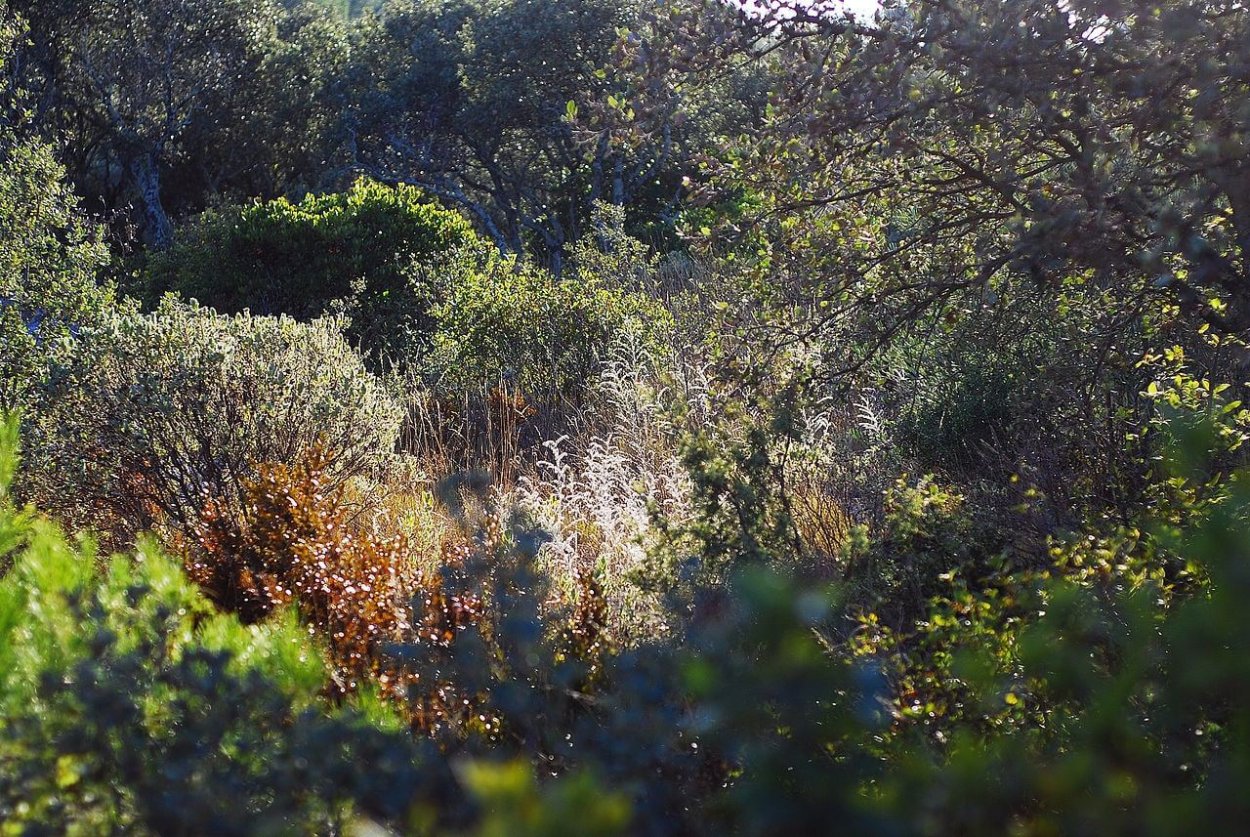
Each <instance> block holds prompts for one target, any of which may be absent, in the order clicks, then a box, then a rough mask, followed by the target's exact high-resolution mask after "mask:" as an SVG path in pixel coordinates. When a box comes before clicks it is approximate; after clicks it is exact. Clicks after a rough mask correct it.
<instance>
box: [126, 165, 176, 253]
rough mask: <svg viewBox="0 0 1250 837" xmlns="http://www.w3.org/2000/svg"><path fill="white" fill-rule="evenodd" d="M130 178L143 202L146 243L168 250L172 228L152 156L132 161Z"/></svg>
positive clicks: (171, 240) (158, 173) (172, 235)
mask: <svg viewBox="0 0 1250 837" xmlns="http://www.w3.org/2000/svg"><path fill="white" fill-rule="evenodd" d="M130 176H131V177H132V178H134V182H135V188H136V189H138V190H139V197H140V199H141V200H142V201H143V214H144V218H145V219H146V220H147V227H146V230H145V233H146V235H147V239H148V243H149V244H151V245H152V247H153V248H155V249H157V250H165V249H168V248H169V245H171V244H173V241H174V226H173V224H171V223H170V221H169V215H168V214H167V213H166V212H165V206H164V204H162V203H161V173H160V168H159V167H158V166H157V164H156V159H155V158H154V156H153V155H151V154H140V155H138V156H136V157H135V158H134V159H132V160H131V161H130Z"/></svg>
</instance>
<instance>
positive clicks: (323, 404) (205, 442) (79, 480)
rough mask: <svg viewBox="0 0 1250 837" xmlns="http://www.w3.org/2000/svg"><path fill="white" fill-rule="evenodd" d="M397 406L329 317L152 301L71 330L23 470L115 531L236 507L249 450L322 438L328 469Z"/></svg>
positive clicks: (267, 458) (372, 453)
mask: <svg viewBox="0 0 1250 837" xmlns="http://www.w3.org/2000/svg"><path fill="white" fill-rule="evenodd" d="M399 418H400V417H399V412H398V409H397V407H396V406H395V405H394V404H393V403H392V401H391V400H390V398H389V397H388V395H387V394H386V393H385V392H384V391H383V389H382V387H381V385H380V384H379V383H378V382H377V381H376V380H375V379H374V378H373V377H372V376H371V375H370V374H369V373H368V372H367V371H366V370H365V369H364V367H363V365H362V363H361V360H360V358H359V356H358V355H357V354H356V353H355V352H354V351H353V350H352V349H351V347H350V346H349V345H348V344H347V342H346V341H345V340H344V338H343V336H342V334H341V332H340V324H339V323H336V322H335V321H332V320H319V321H315V322H313V323H308V324H301V323H297V322H295V321H294V320H291V319H289V318H286V317H280V318H279V317H254V316H250V315H246V314H240V315H236V316H226V315H221V314H216V313H214V312H212V311H211V310H208V309H204V308H198V307H194V306H186V305H183V304H180V303H175V302H172V301H166V302H165V303H163V304H162V305H161V307H160V308H159V309H158V310H157V311H156V312H154V313H151V314H145V315H140V314H133V313H125V312H122V313H116V314H112V315H110V316H108V317H106V318H105V319H104V320H103V322H102V323H101V324H100V325H99V326H98V327H97V328H95V329H92V330H91V331H89V332H87V333H85V334H84V337H83V340H82V345H81V346H80V347H79V350H78V351H77V352H76V356H75V358H74V364H73V366H72V368H71V369H70V370H68V372H67V373H66V375H65V377H64V379H63V380H62V381H60V383H59V387H58V397H57V398H56V400H55V403H54V404H53V405H52V407H51V408H50V409H49V411H48V413H47V414H46V415H44V416H42V417H41V419H40V422H39V425H38V427H37V428H36V430H37V432H38V436H39V440H40V441H39V443H38V444H37V445H35V446H33V447H32V454H33V455H34V456H35V459H34V460H32V463H33V464H32V470H33V474H32V477H33V480H34V482H35V484H36V486H37V488H38V490H39V493H40V496H42V497H44V498H46V502H48V503H49V504H50V507H51V508H56V509H58V510H59V511H60V512H62V513H63V514H65V515H66V517H67V518H68V519H70V520H76V521H79V522H80V523H81V524H83V525H87V524H90V525H92V526H95V527H98V528H103V529H106V530H110V531H112V532H114V533H115V534H118V535H121V536H126V535H131V534H133V533H135V532H137V531H140V530H142V529H145V528H147V527H150V526H152V525H154V524H156V523H159V522H164V523H168V524H171V525H173V526H175V527H176V528H178V529H181V530H182V531H184V532H186V531H189V527H190V526H191V525H192V524H193V523H195V522H196V521H197V520H199V516H200V514H201V512H202V511H203V510H204V509H205V507H206V505H207V504H208V502H209V501H210V500H212V501H214V502H216V503H218V504H221V505H222V506H223V507H224V508H229V509H233V510H235V511H236V512H237V511H238V507H237V503H238V501H239V496H240V493H239V492H240V485H241V481H242V480H244V479H246V478H247V476H248V475H249V474H251V473H252V469H253V468H254V466H255V465H257V464H258V463H263V462H269V463H282V462H286V463H293V462H296V461H300V460H301V459H302V457H303V456H304V455H305V454H306V453H307V452H308V451H309V450H310V449H311V448H312V447H313V446H314V445H316V444H319V443H324V444H326V445H328V446H331V447H332V449H333V450H334V451H335V458H334V460H333V462H332V463H331V465H330V471H331V473H333V474H334V478H335V480H338V481H341V480H345V479H348V478H350V477H352V476H354V475H358V474H361V473H364V472H365V471H367V470H368V469H370V468H372V467H374V466H376V465H377V464H378V463H379V462H381V461H382V459H383V458H384V457H385V456H386V455H387V454H389V452H390V450H391V448H392V446H393V445H394V441H395V438H396V434H397V432H398V426H399Z"/></svg>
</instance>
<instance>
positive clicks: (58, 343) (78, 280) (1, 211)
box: [0, 44, 112, 410]
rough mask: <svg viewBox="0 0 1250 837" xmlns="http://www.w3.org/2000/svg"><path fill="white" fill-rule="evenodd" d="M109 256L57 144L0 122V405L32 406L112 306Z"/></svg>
mask: <svg viewBox="0 0 1250 837" xmlns="http://www.w3.org/2000/svg"><path fill="white" fill-rule="evenodd" d="M0 52H6V53H7V47H6V46H5V45H3V44H0ZM2 59H3V62H4V64H5V65H6V67H7V64H8V61H9V56H8V55H7V54H5V55H3V56H2ZM108 258H109V257H108V251H107V249H106V248H105V246H104V244H103V243H102V237H101V235H100V232H99V230H98V229H97V228H96V227H95V226H93V225H92V224H91V223H90V222H88V221H87V220H86V219H85V218H84V217H83V215H82V213H81V211H80V209H79V205H78V199H77V198H76V197H75V196H74V194H73V192H72V191H71V190H70V189H69V187H68V186H67V185H66V184H65V171H64V169H63V168H62V167H61V166H60V164H59V163H57V161H56V158H55V156H54V154H53V150H52V149H51V148H50V147H48V146H46V145H43V144H41V143H38V142H34V141H30V140H22V139H19V138H18V137H17V135H16V134H15V132H14V130H13V129H12V128H11V127H9V126H6V125H0V409H8V410H12V409H17V408H18V407H29V406H31V405H32V404H33V403H34V399H35V397H36V394H37V393H36V391H37V389H38V388H39V387H41V386H42V385H44V384H46V383H47V381H48V379H49V376H50V375H51V374H52V372H53V369H54V368H55V366H56V365H57V364H58V363H63V362H64V361H65V358H66V355H67V349H68V346H67V344H68V343H70V342H71V336H72V334H73V332H75V331H76V330H78V329H81V328H85V327H89V326H90V325H92V324H93V323H95V322H96V321H97V320H98V318H99V317H100V316H101V315H102V313H103V312H104V311H105V310H106V309H107V307H108V306H109V304H110V302H111V298H112V293H111V291H110V290H109V289H108V288H105V287H101V286H99V285H97V275H98V273H99V271H100V270H101V269H102V268H103V267H104V266H105V265H106V264H107V263H108Z"/></svg>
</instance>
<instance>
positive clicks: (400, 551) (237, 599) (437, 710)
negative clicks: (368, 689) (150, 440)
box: [187, 449, 480, 731]
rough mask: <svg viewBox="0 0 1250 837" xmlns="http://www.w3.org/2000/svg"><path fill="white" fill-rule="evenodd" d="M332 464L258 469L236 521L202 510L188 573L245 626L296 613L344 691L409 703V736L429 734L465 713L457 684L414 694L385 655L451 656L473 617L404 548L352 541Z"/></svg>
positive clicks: (374, 540) (470, 604) (475, 608)
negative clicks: (278, 611)
mask: <svg viewBox="0 0 1250 837" xmlns="http://www.w3.org/2000/svg"><path fill="white" fill-rule="evenodd" d="M332 459H333V457H332V456H330V455H329V454H328V453H327V452H326V451H325V450H323V449H314V450H312V451H311V452H310V453H309V454H308V456H307V457H306V458H305V459H304V460H303V461H301V462H300V463H298V464H296V465H293V466H289V465H283V464H269V465H262V466H261V467H259V468H258V469H257V474H256V476H255V477H254V478H252V479H250V480H246V481H244V483H243V504H242V505H243V513H242V515H238V514H230V513H229V511H228V510H227V509H226V508H225V507H224V506H223V505H221V504H217V503H209V504H208V505H207V506H206V507H205V509H204V512H203V514H202V516H201V520H200V522H199V525H198V526H197V527H196V533H195V534H196V545H197V549H195V550H194V551H193V554H192V557H191V558H190V559H189V560H188V562H187V564H188V566H187V569H188V572H189V573H190V575H191V577H192V578H193V579H194V580H195V581H196V582H197V583H199V584H200V585H201V587H203V589H204V590H205V591H206V593H207V594H208V596H209V597H210V598H211V599H212V600H213V601H214V602H215V603H216V604H217V605H218V606H219V607H222V608H223V609H226V610H230V611H233V612H235V613H237V614H238V615H239V616H240V618H242V619H244V620H246V621H252V622H254V621H258V620H260V619H263V618H264V617H265V616H267V615H268V614H269V613H270V612H272V611H273V610H274V609H275V608H277V607H280V606H283V605H285V604H288V603H291V602H295V603H297V604H298V606H299V608H300V613H301V614H302V616H303V618H304V619H305V620H307V622H308V623H309V624H310V626H311V627H312V628H313V629H315V630H316V631H317V632H318V633H319V634H320V635H321V636H322V637H323V638H324V639H325V640H326V643H327V646H328V648H329V652H330V656H331V660H332V662H333V664H334V666H335V668H336V674H337V675H338V677H337V680H338V685H339V688H340V689H342V690H344V691H350V690H353V689H355V688H356V687H357V686H358V685H359V682H360V680H361V679H362V678H372V679H375V680H376V682H377V683H378V685H379V688H380V690H381V692H382V693H383V694H385V695H387V696H389V697H391V698H394V699H396V700H400V701H404V702H407V704H408V708H409V710H410V714H411V717H412V722H413V724H414V726H415V727H417V728H419V729H422V730H425V731H431V730H433V729H436V728H437V727H438V725H439V724H440V723H442V722H443V721H444V720H446V719H447V718H448V717H450V714H451V713H452V712H453V711H455V712H460V711H462V710H461V707H463V706H464V705H465V702H464V699H463V698H461V697H457V696H456V689H455V688H454V684H447V683H438V684H432V683H418V682H417V680H418V677H417V675H416V674H415V673H413V672H411V671H409V670H407V669H405V668H404V666H403V665H402V664H400V663H398V662H397V661H396V660H395V659H394V657H393V656H391V655H389V654H387V653H386V648H387V646H388V645H391V644H394V643H408V644H420V645H425V646H433V647H441V648H446V647H449V646H450V645H451V643H452V642H454V640H455V637H456V634H457V632H458V631H459V630H461V629H462V628H464V627H465V626H467V625H470V624H472V623H473V622H475V621H476V620H477V619H478V617H479V613H480V606H479V604H478V602H477V601H476V599H473V598H471V597H464V596H457V595H452V594H450V593H448V592H446V591H445V590H443V589H442V585H441V582H440V579H438V578H437V577H431V578H426V577H424V576H423V575H422V574H421V573H420V572H418V571H417V570H416V569H414V566H415V564H414V562H413V561H412V555H411V550H410V548H409V544H408V542H407V541H406V539H404V538H402V537H391V538H382V537H379V536H377V535H375V534H373V533H370V532H367V531H364V532H362V531H357V530H355V529H354V528H353V527H352V526H351V520H350V509H349V508H348V507H347V505H346V503H345V502H344V499H343V489H342V488H341V487H339V486H333V485H331V484H330V482H329V480H328V478H327V476H326V473H327V466H328V464H329V463H330V462H331V461H332ZM414 607H415V608H416V612H415V613H414V612H413V608H414Z"/></svg>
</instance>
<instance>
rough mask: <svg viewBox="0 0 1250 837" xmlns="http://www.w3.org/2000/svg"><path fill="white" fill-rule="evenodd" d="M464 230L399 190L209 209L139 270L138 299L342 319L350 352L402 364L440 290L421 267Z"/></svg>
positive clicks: (467, 240)
mask: <svg viewBox="0 0 1250 837" xmlns="http://www.w3.org/2000/svg"><path fill="white" fill-rule="evenodd" d="M475 240H476V239H475V237H474V235H473V232H472V230H471V228H470V227H469V225H468V223H467V222H466V221H465V220H464V219H462V218H461V217H460V216H459V215H457V214H456V213H454V212H450V211H447V210H444V209H441V208H439V207H438V205H437V204H435V203H432V202H430V201H429V200H428V198H426V197H425V196H424V195H423V193H422V192H420V191H419V190H417V189H414V188H412V187H408V186H397V187H389V186H383V185H381V184H378V183H373V182H370V181H367V180H360V181H357V183H356V184H355V185H354V186H352V188H351V189H350V190H349V191H346V192H342V193H331V194H326V195H309V196H308V197H306V198H304V199H303V200H302V201H300V202H299V203H291V202H290V201H287V200H285V199H278V200H275V201H268V202H263V203H257V204H252V205H248V206H240V207H232V208H227V209H221V210H210V211H209V212H206V213H205V214H204V215H202V216H200V218H199V219H198V220H196V221H195V222H193V223H191V224H188V225H187V226H184V227H182V228H181V229H180V230H179V231H178V235H177V237H176V240H175V243H174V246H173V247H171V248H170V249H169V250H168V251H166V252H164V253H159V254H156V255H154V256H153V257H152V258H151V260H150V262H149V264H148V266H147V268H146V282H147V286H148V293H149V294H154V295H159V294H161V293H163V292H166V291H176V292H178V293H180V294H182V295H183V296H184V297H187V298H190V299H195V300H197V301H198V302H200V303H201V304H203V305H207V306H211V307H213V308H216V309H218V310H219V311H222V312H226V313H240V312H242V311H244V310H249V311H251V312H252V313H253V314H287V315H289V316H292V317H294V318H296V319H299V320H309V319H313V318H315V317H319V316H322V315H324V314H326V313H328V312H330V311H331V310H336V311H342V312H344V313H346V314H348V315H349V316H350V318H351V321H352V324H351V327H350V328H349V330H348V335H349V336H350V337H351V339H352V340H354V341H357V342H358V343H359V344H360V345H361V346H362V348H364V349H366V350H367V351H370V352H373V353H374V354H375V355H380V356H386V357H390V358H392V359H401V360H402V359H411V357H413V356H414V355H415V354H416V353H418V352H419V351H420V350H421V348H422V347H424V346H425V344H426V342H427V341H428V338H429V333H430V331H431V329H432V322H431V318H430V307H431V305H433V304H435V303H436V302H437V301H439V300H440V299H441V296H442V290H443V289H442V288H441V287H440V285H439V283H438V281H437V279H436V278H435V276H434V275H433V274H434V272H433V271H432V270H418V269H417V266H418V265H420V264H425V265H427V266H432V264H433V263H435V262H437V260H438V258H439V257H440V256H442V255H443V254H444V253H446V252H448V251H450V250H453V249H455V248H458V247H461V246H468V245H471V244H472V243H473V242H474V241H475Z"/></svg>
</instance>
